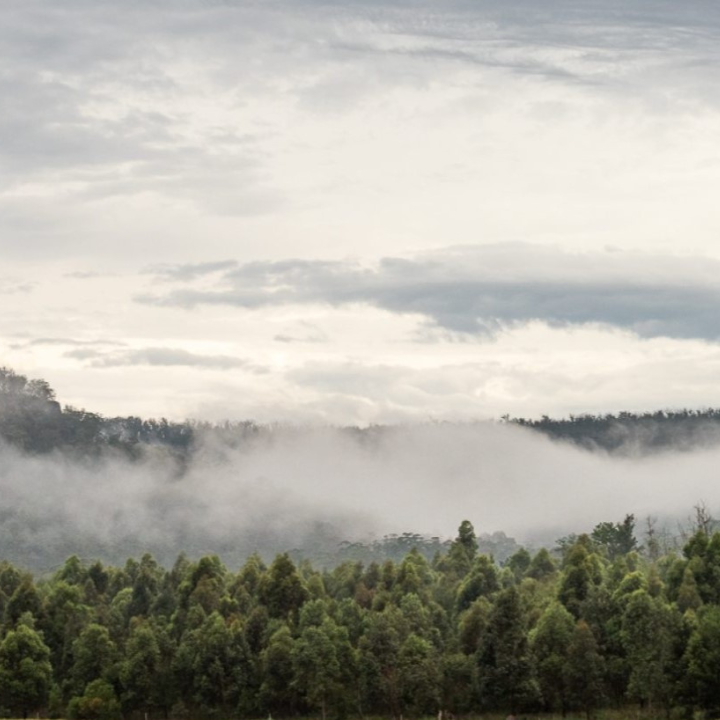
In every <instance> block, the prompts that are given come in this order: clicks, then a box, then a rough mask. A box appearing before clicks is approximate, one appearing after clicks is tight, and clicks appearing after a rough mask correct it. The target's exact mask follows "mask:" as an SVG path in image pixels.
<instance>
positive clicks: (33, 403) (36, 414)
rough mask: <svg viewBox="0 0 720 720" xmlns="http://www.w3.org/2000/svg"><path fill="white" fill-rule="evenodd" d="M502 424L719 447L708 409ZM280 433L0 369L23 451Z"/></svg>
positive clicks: (6, 412) (96, 451) (609, 440)
mask: <svg viewBox="0 0 720 720" xmlns="http://www.w3.org/2000/svg"><path fill="white" fill-rule="evenodd" d="M503 421H504V422H508V423H511V424H515V425H518V426H520V427H524V428H528V429H531V430H534V431H537V432H541V433H543V434H545V435H548V436H550V437H552V438H554V439H559V440H566V441H569V442H572V443H574V444H576V445H579V446H580V447H583V448H586V449H590V450H593V449H597V448H601V449H603V450H606V451H609V452H612V453H618V454H623V453H627V454H630V453H639V454H646V453H651V452H656V451H662V450H669V449H672V450H687V449H691V448H694V447H707V446H711V445H716V444H720V410H719V409H712V408H711V409H704V410H675V411H662V410H661V411H657V412H653V413H641V414H636V413H630V412H620V413H618V414H614V415H613V414H608V415H589V414H586V415H574V416H570V417H569V418H560V419H555V418H550V417H547V416H543V417H542V418H541V419H540V420H529V419H525V418H510V417H507V416H506V417H504V418H503ZM386 430H387V429H386V428H383V427H379V426H371V427H369V428H357V427H347V428H344V431H345V432H347V433H349V434H352V435H353V436H355V437H357V438H358V439H360V440H362V441H367V442H372V440H373V438H375V437H377V436H378V435H379V434H381V433H383V432H385V431H386ZM277 432H278V427H276V426H272V425H260V424H257V423H255V422H253V421H252V420H246V421H239V422H226V423H221V424H211V423H205V422H197V421H185V422H170V421H168V420H166V419H165V418H162V419H160V420H156V419H142V418H139V417H135V416H128V417H104V416H102V415H100V414H98V413H94V412H90V411H88V410H84V409H77V408H74V407H70V406H65V407H61V405H60V403H59V402H58V401H57V400H56V398H55V392H54V391H53V389H52V388H51V387H50V385H49V384H48V383H47V382H45V381H44V380H30V379H28V378H27V377H25V376H23V375H20V374H18V373H16V372H14V371H13V370H11V369H8V368H1V367H0V438H2V439H3V440H5V442H7V443H9V444H11V445H13V446H15V447H18V448H20V449H21V450H23V451H24V452H27V453H32V454H43V453H48V452H51V451H53V450H58V449H60V450H63V451H65V452H67V453H71V454H73V455H75V456H82V457H97V456H100V455H102V454H104V453H121V454H123V455H125V456H127V457H130V458H137V457H140V456H142V455H143V454H145V453H146V452H147V451H148V450H149V449H152V448H163V449H164V450H165V451H167V452H168V453H169V454H171V455H172V456H174V457H175V458H177V459H178V460H179V461H180V462H181V464H182V461H183V460H186V459H187V458H188V456H189V455H190V454H191V453H192V451H193V449H194V447H195V446H196V445H197V443H198V441H199V440H200V439H202V438H207V437H208V436H210V437H212V438H213V439H214V440H217V441H219V442H220V443H222V444H224V445H225V446H228V447H238V446H241V445H243V444H244V443H246V442H249V441H251V440H252V439H253V438H257V437H261V436H267V435H271V434H274V433H277Z"/></svg>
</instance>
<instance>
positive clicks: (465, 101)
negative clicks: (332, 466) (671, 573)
mask: <svg viewBox="0 0 720 720" xmlns="http://www.w3.org/2000/svg"><path fill="white" fill-rule="evenodd" d="M719 56H720V6H717V4H716V3H711V2H707V0H684V1H683V2H682V3H678V2H670V1H669V0H652V2H650V1H649V0H622V1H620V0H603V1H602V2H599V1H597V2H596V1H593V0H584V1H580V0H575V2H566V1H563V0H544V1H543V2H542V3H541V2H537V1H536V0H534V1H533V2H530V1H529V0H516V1H513V2H507V0H447V1H446V2H443V3H437V2H433V1H432V0H425V1H423V0H386V1H384V2H381V1H380V0H339V1H335V2H331V3H328V2H320V1H319V0H293V1H292V2H287V1H281V0H262V1H261V2H259V1H258V2H254V1H252V0H247V1H246V2H241V1H237V0H172V2H171V1H170V0H144V1H143V2H139V1H135V0H127V1H126V2H123V3H118V2H114V1H113V2H110V0H61V1H60V2H58V1H56V0H7V2H6V3H4V5H3V23H2V25H1V26H0V59H1V63H0V83H2V92H1V93H0V108H1V109H0V307H2V312H1V313H0V364H4V365H6V366H9V367H12V368H14V369H15V370H16V371H18V372H21V373H23V374H26V375H28V376H31V377H41V378H44V379H46V380H47V381H48V382H49V383H50V384H51V385H52V386H53V387H54V388H55V390H56V391H57V395H58V399H59V400H60V401H61V402H62V403H64V404H65V403H67V404H69V405H72V406H75V407H85V408H87V409H90V410H94V411H97V412H100V413H103V414H105V415H127V414H133V415H142V416H152V417H160V416H165V417H168V418H173V419H182V418H186V417H192V418H203V419H209V420H223V419H236V420H239V419H255V420H257V421H261V422H272V421H279V422H301V423H317V424H339V425H349V424H359V425H368V424H372V423H400V422H413V421H420V422H424V421H427V420H469V419H483V418H497V417H500V416H501V415H505V414H510V415H513V416H525V417H537V416H539V415H542V414H549V415H555V416H560V415H567V414H570V413H583V412H593V413H594V412H611V411H619V410H635V411H642V410H655V409H660V408H679V407H693V408H700V407H708V406H718V405H720V384H719V383H718V382H717V378H718V373H719V372H720V316H719V315H718V312H717V307H718V304H719V303H720V244H719V243H718V242H717V236H718V231H719V230H720V203H718V200H717V198H718V188H720V91H719V90H718V88H720V57H719Z"/></svg>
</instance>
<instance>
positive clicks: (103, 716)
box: [68, 679, 122, 720]
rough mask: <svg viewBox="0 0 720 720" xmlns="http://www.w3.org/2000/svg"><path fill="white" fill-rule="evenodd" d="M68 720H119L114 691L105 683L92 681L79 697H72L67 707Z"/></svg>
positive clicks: (120, 715) (100, 680)
mask: <svg viewBox="0 0 720 720" xmlns="http://www.w3.org/2000/svg"><path fill="white" fill-rule="evenodd" d="M68 717H69V718H70V720H75V719H76V718H77V719H78V720H120V718H121V717H122V714H121V712H120V702H119V701H118V699H117V695H116V694H115V689H114V688H113V686H112V685H111V684H110V683H109V682H108V681H107V680H102V679H97V680H93V681H92V682H91V683H89V684H88V686H87V687H86V688H85V692H84V693H83V694H82V696H80V697H77V696H76V697H74V698H73V699H72V700H71V701H70V704H69V705H68Z"/></svg>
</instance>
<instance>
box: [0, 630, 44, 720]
mask: <svg viewBox="0 0 720 720" xmlns="http://www.w3.org/2000/svg"><path fill="white" fill-rule="evenodd" d="M51 678H52V666H51V665H50V649H49V648H48V646H47V645H45V643H44V642H43V641H42V638H41V637H40V635H39V634H38V633H37V632H36V631H35V630H33V629H32V627H30V626H29V625H27V624H25V623H24V622H21V623H20V624H19V625H18V627H17V628H16V629H15V630H10V631H9V632H8V633H7V635H6V636H5V639H4V640H3V641H2V643H1V644H0V704H2V705H4V706H5V707H6V708H7V709H8V710H10V711H11V712H12V713H13V714H14V716H15V717H19V716H22V717H23V718H26V717H27V716H28V713H30V712H33V711H35V710H37V709H38V708H40V707H41V706H42V705H44V704H45V703H46V702H47V699H48V693H49V690H50V681H51Z"/></svg>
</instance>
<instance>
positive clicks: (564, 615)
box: [531, 602, 575, 717]
mask: <svg viewBox="0 0 720 720" xmlns="http://www.w3.org/2000/svg"><path fill="white" fill-rule="evenodd" d="M574 631H575V619H574V618H573V616H572V615H571V614H570V613H569V612H568V611H567V610H566V609H565V607H563V605H561V604H560V603H557V602H556V603H553V604H552V605H550V607H548V608H547V610H545V612H544V613H543V614H542V615H541V617H540V620H539V621H538V624H537V627H536V628H535V630H534V631H533V633H532V634H531V648H532V652H533V657H534V659H535V667H536V672H537V678H538V682H539V684H540V691H541V692H542V697H543V704H544V705H545V709H546V710H548V711H555V710H560V712H561V713H562V715H563V717H565V713H566V712H567V710H568V700H569V697H568V688H567V657H568V649H569V648H570V643H571V642H572V639H573V633H574Z"/></svg>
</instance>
